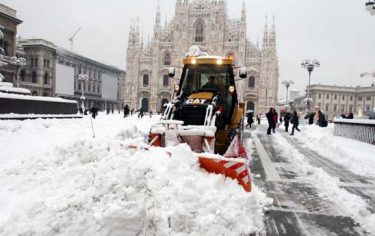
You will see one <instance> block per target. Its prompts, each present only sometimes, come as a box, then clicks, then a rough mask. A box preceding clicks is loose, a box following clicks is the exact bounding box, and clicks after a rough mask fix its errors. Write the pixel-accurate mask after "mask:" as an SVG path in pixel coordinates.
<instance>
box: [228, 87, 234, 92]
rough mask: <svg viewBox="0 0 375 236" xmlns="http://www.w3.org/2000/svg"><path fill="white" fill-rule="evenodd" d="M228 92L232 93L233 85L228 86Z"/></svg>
mask: <svg viewBox="0 0 375 236" xmlns="http://www.w3.org/2000/svg"><path fill="white" fill-rule="evenodd" d="M228 91H229V92H230V93H234V86H233V85H231V86H229V89H228Z"/></svg>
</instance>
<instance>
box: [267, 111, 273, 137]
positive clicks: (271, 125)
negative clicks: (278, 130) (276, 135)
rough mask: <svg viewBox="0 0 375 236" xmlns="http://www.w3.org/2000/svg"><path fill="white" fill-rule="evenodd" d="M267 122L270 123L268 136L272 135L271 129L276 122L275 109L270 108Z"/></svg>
mask: <svg viewBox="0 0 375 236" xmlns="http://www.w3.org/2000/svg"><path fill="white" fill-rule="evenodd" d="M266 117H267V121H268V129H267V134H268V135H271V129H272V128H273V126H274V123H275V122H274V120H273V108H270V110H269V112H268V113H266Z"/></svg>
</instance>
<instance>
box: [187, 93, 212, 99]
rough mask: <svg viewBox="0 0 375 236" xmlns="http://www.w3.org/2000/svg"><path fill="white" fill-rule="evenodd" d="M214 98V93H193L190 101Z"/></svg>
mask: <svg viewBox="0 0 375 236" xmlns="http://www.w3.org/2000/svg"><path fill="white" fill-rule="evenodd" d="M213 96H214V93H211V92H200V93H193V94H191V95H190V96H189V99H195V98H199V99H212V97H213Z"/></svg>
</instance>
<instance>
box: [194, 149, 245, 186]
mask: <svg viewBox="0 0 375 236" xmlns="http://www.w3.org/2000/svg"><path fill="white" fill-rule="evenodd" d="M198 157H199V163H200V166H201V167H202V168H204V169H205V170H207V171H208V172H210V173H215V174H223V175H225V176H226V177H229V178H231V179H236V180H237V181H238V183H239V184H240V185H241V186H242V187H243V188H244V190H245V191H246V192H251V178H250V171H249V170H248V168H247V164H246V160H245V159H243V158H214V157H212V156H211V155H210V156H208V155H205V154H203V153H202V154H198Z"/></svg>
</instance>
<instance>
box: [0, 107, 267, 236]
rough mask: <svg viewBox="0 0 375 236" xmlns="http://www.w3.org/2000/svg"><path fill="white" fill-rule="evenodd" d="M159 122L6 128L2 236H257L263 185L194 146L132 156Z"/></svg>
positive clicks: (0, 172) (0, 173)
mask: <svg viewBox="0 0 375 236" xmlns="http://www.w3.org/2000/svg"><path fill="white" fill-rule="evenodd" d="M157 120H158V117H156V116H155V117H154V118H152V119H150V118H149V117H144V118H143V119H142V120H140V119H138V118H136V117H130V118H127V119H123V118H122V117H121V116H120V115H108V116H107V115H103V114H100V115H99V117H98V118H97V119H96V120H94V121H93V125H94V129H95V138H93V133H92V130H91V122H90V118H89V117H84V118H83V119H78V120H77V119H75V120H55V119H53V120H52V119H51V120H26V121H0V235H248V234H249V233H252V232H262V231H264V224H263V218H262V216H263V212H262V211H263V206H265V205H267V204H269V203H270V199H268V198H266V196H265V194H264V193H262V192H261V191H260V190H259V189H258V188H257V187H256V186H253V191H252V192H251V193H246V192H244V191H243V189H242V187H241V186H239V185H238V184H237V183H236V182H235V181H234V180H230V179H225V178H224V177H223V176H222V175H214V174H208V173H207V172H205V171H203V170H202V169H200V168H199V165H198V163H197V159H196V158H194V155H192V152H191V151H190V148H189V147H187V146H186V145H180V146H177V147H175V148H173V149H171V150H170V152H171V156H169V155H167V154H166V153H165V151H164V150H162V149H158V148H151V150H150V151H144V150H130V149H127V148H125V147H124V145H126V144H129V143H143V142H144V141H145V137H146V135H147V133H148V131H149V129H150V126H151V124H152V123H154V122H157Z"/></svg>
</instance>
